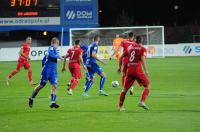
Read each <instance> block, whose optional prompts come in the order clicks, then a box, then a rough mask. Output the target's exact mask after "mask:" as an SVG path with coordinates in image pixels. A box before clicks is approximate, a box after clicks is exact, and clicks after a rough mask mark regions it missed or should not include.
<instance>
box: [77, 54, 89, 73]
mask: <svg viewBox="0 0 200 132" xmlns="http://www.w3.org/2000/svg"><path fill="white" fill-rule="evenodd" d="M79 61H80V62H81V65H82V66H83V68H84V69H85V71H86V72H88V70H87V67H86V66H85V65H84V62H83V58H82V53H81V54H80V55H79Z"/></svg>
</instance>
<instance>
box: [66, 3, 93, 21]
mask: <svg viewBox="0 0 200 132" xmlns="http://www.w3.org/2000/svg"><path fill="white" fill-rule="evenodd" d="M93 15H94V14H93V7H91V6H76V7H74V6H66V7H65V16H66V18H67V20H78V21H80V20H87V19H93Z"/></svg>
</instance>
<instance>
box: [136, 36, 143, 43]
mask: <svg viewBox="0 0 200 132" xmlns="http://www.w3.org/2000/svg"><path fill="white" fill-rule="evenodd" d="M141 42H142V37H141V36H136V43H137V44H139V43H141Z"/></svg>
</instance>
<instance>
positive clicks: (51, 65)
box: [29, 37, 63, 108]
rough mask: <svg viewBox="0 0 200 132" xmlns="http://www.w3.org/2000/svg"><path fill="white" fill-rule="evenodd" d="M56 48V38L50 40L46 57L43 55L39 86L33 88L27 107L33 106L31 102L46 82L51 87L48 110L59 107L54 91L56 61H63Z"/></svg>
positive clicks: (56, 78) (57, 44) (56, 76)
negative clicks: (44, 58)
mask: <svg viewBox="0 0 200 132" xmlns="http://www.w3.org/2000/svg"><path fill="white" fill-rule="evenodd" d="M58 46H59V40H58V39H57V38H56V37H54V38H52V40H51V46H50V47H49V49H48V51H47V55H45V57H46V61H45V62H44V65H43V68H42V72H41V79H40V85H39V86H37V87H36V88H35V90H34V91H33V93H32V95H31V97H30V98H29V107H32V106H33V101H34V99H35V97H36V95H37V94H38V93H39V91H40V90H41V89H42V88H43V87H44V86H45V85H46V83H47V81H49V82H50V84H51V87H52V93H51V105H50V108H58V107H59V105H57V104H56V89H57V83H58V75H57V59H60V60H63V58H62V57H60V56H59V55H58V51H57V48H58Z"/></svg>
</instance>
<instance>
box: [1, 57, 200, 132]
mask: <svg viewBox="0 0 200 132" xmlns="http://www.w3.org/2000/svg"><path fill="white" fill-rule="evenodd" d="M31 64H32V69H33V79H34V81H36V82H38V81H39V78H40V72H41V62H40V61H33V62H31ZM15 67H16V62H1V63H0V132H62V131H63V132H117V131H120V132H198V131H200V57H179V58H165V59H148V67H149V72H150V77H151V91H150V96H149V98H148V100H147V102H146V103H147V104H148V106H149V107H150V111H145V110H143V109H141V108H138V107H137V103H138V101H139V98H140V95H141V92H142V88H140V87H139V86H138V85H136V89H135V93H134V95H133V96H131V95H127V96H126V100H125V107H126V111H125V112H119V111H118V110H117V103H118V95H119V92H120V90H121V87H118V88H112V87H111V81H112V80H118V81H119V82H121V81H120V80H121V79H120V75H118V74H117V72H116V70H117V65H116V63H115V61H114V60H113V61H110V62H109V63H108V64H107V65H104V66H102V67H103V69H104V71H105V73H106V74H107V80H106V83H105V90H106V91H107V92H108V93H109V96H108V97H100V96H99V95H98V89H99V77H98V76H96V78H95V83H94V85H93V86H92V88H91V89H90V91H89V94H90V95H91V96H90V97H82V96H81V94H82V92H83V84H84V81H85V80H84V79H82V80H81V81H80V83H79V85H78V87H77V88H76V89H75V91H74V95H73V96H67V95H66V86H65V85H66V84H67V82H68V80H69V78H70V74H69V72H66V73H64V74H62V73H61V72H60V70H61V63H60V62H59V85H58V92H57V95H58V98H57V103H58V104H59V105H60V106H61V107H60V108H59V109H50V108H49V104H50V98H49V95H50V85H49V84H48V85H47V86H46V87H45V88H44V89H43V90H42V91H41V92H40V93H39V95H38V96H37V98H36V100H35V103H34V106H33V108H32V109H30V108H29V107H28V104H27V101H28V97H29V96H30V95H31V93H32V91H33V89H34V87H31V86H29V84H28V81H27V72H26V71H25V70H21V72H20V73H19V74H18V75H16V76H15V77H14V78H13V79H12V80H11V81H10V86H6V83H5V78H6V76H7V75H8V74H9V73H10V72H11V71H12V70H13V69H14V68H15Z"/></svg>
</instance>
